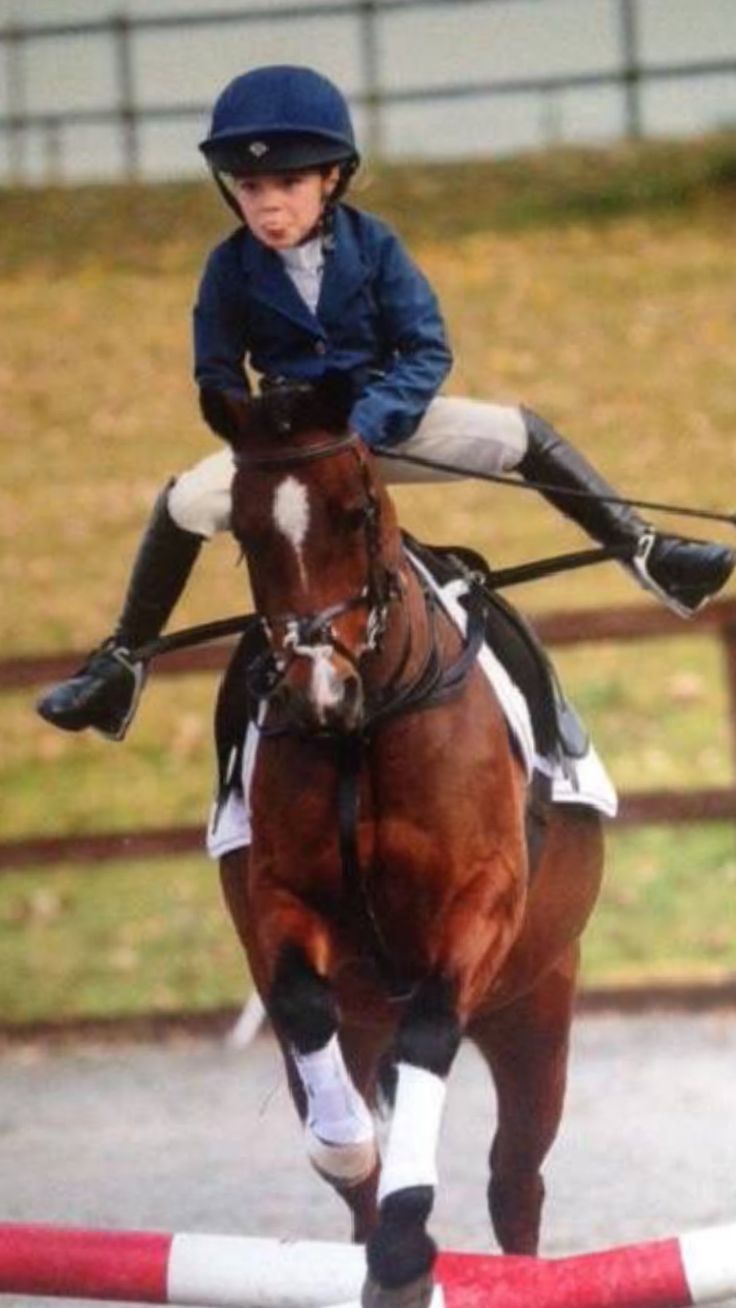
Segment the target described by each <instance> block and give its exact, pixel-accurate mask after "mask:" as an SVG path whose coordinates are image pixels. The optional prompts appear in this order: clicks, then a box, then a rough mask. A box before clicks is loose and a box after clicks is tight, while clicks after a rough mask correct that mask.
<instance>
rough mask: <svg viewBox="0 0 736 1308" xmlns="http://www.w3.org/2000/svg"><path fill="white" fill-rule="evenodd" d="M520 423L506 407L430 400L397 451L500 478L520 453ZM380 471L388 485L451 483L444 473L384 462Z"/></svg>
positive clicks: (512, 408) (524, 439)
mask: <svg viewBox="0 0 736 1308" xmlns="http://www.w3.org/2000/svg"><path fill="white" fill-rule="evenodd" d="M527 443H528V437H527V431H526V424H525V423H524V418H523V416H522V413H521V410H520V409H519V408H518V407H517V406H516V405H511V404H486V403H485V402H484V401H481V400H466V399H462V398H461V397H459V396H445V395H440V396H439V397H438V398H437V399H436V400H432V403H431V404H430V406H429V408H428V409H427V412H426V413H425V415H424V417H423V418H422V421H421V422H420V424H419V426H418V427H417V430H416V431H415V432H414V435H413V436H410V437H409V439H408V440H407V441H404V442H403V443H402V444H401V445H400V446H399V447H397V453H398V452H401V451H405V452H406V453H407V454H413V455H416V456H417V457H418V458H422V459H436V460H437V462H438V463H448V464H454V465H457V466H458V467H460V468H464V469H465V470H466V471H467V473H468V474H472V473H474V472H488V473H494V474H496V473H503V472H508V471H510V469H512V468H515V467H516V466H517V464H518V463H519V462H520V460H521V459H522V458H523V457H524V455H525V453H526V448H527ZM381 471H382V472H383V474H384V476H385V479H386V481H387V482H389V483H394V484H395V483H398V482H421V481H452V480H454V478H453V476H452V475H451V474H449V473H446V472H435V471H432V469H430V468H423V467H418V466H417V465H415V464H411V463H401V462H400V461H399V460H397V459H386V460H385V461H384V462H383V463H382V464H381Z"/></svg>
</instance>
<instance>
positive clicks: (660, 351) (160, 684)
mask: <svg viewBox="0 0 736 1308" xmlns="http://www.w3.org/2000/svg"><path fill="white" fill-rule="evenodd" d="M356 200H357V202H358V203H360V204H362V205H364V206H365V207H367V208H375V209H377V210H380V211H381V212H382V213H383V214H384V215H385V216H387V217H388V218H389V219H390V220H391V221H393V223H394V225H395V226H397V227H398V228H399V229H400V230H401V231H402V232H403V233H404V234H405V235H406V236H407V237H408V238H409V239H410V240H411V242H412V247H413V249H414V252H415V254H416V256H417V258H418V260H419V262H420V263H421V264H422V266H423V267H425V269H426V270H427V272H428V273H429V275H430V277H431V279H432V280H433V282H434V284H435V285H436V287H437V289H438V291H439V293H440V296H441V299H442V302H443V305H444V308H445V312H446V316H447V320H448V325H449V328H450V332H451V336H452V339H453V343H454V346H455V352H456V357H457V363H456V367H455V371H454V374H453V377H452V379H451V387H450V388H449V389H451V390H453V391H454V392H456V393H461V394H462V393H466V394H470V395H475V396H479V397H488V398H494V399H500V400H504V399H505V400H523V401H524V402H525V403H527V404H529V405H531V406H532V407H535V408H537V409H538V410H539V411H540V412H542V413H543V414H545V415H546V416H547V417H549V418H550V419H552V420H553V421H555V422H556V423H557V424H558V426H559V427H560V428H561V429H562V430H563V431H564V432H566V433H567V434H568V435H569V436H570V437H571V438H572V439H573V440H574V441H575V442H576V443H577V444H579V445H580V446H581V447H582V448H584V449H585V451H586V452H587V453H588V454H589V455H590V457H591V458H592V459H593V461H594V462H596V463H597V464H598V466H599V467H600V468H601V470H602V471H604V472H605V473H607V474H608V475H609V476H610V477H611V479H612V480H614V481H615V482H616V483H617V485H618V486H619V487H620V488H621V489H622V491H625V492H629V493H632V494H637V493H638V494H643V495H645V496H647V497H656V498H663V499H669V500H675V501H677V500H679V501H685V502H696V503H703V504H709V505H712V506H714V507H720V508H723V509H733V506H734V499H735V498H736V497H735V495H734V480H735V479H734V467H735V460H734V450H735V433H736V383H735V382H734V369H733V360H734V357H736V243H735V242H734V239H733V232H734V202H735V200H736V141H735V140H734V138H733V137H725V138H715V139H713V140H710V141H707V142H702V143H698V144H695V145H690V146H688V147H683V146H676V145H662V146H658V147H651V146H650V147H640V148H639V149H634V148H630V147H627V148H625V149H621V150H614V151H610V152H604V153H601V154H595V155H593V154H591V153H590V152H575V151H561V152H558V153H554V154H552V155H549V156H543V157H533V158H528V159H521V160H515V161H511V162H508V163H505V164H503V165H497V166H490V165H489V166H483V167H479V166H473V167H472V168H471V167H469V166H465V167H463V166H457V165H456V166H453V167H447V168H437V169H427V168H422V169H416V170H404V171H402V172H401V173H396V172H392V171H389V172H387V173H380V174H377V175H376V176H375V177H373V178H369V179H368V180H367V181H366V182H365V183H364V184H363V186H362V187H361V189H360V190H359V191H358V193H357V195H356ZM227 229H228V220H227V216H226V215H225V212H224V210H222V208H221V206H218V202H217V200H216V197H214V196H213V195H212V194H210V191H209V189H208V188H206V187H203V186H202V187H200V186H193V185H191V184H190V185H186V186H163V187H151V188H125V187H121V188H83V189H81V190H79V191H68V192H67V191H63V192H62V191H58V192H51V193H49V194H44V195H43V196H41V195H40V194H38V193H32V192H17V193H12V192H6V193H4V194H0V283H1V289H2V296H3V305H4V311H5V319H6V323H7V325H8V328H9V330H8V331H7V332H6V340H5V348H4V351H3V355H2V358H1V359H0V397H1V398H2V409H3V419H4V421H3V436H2V439H3V478H2V486H1V488H0V510H1V511H0V539H1V540H2V554H1V556H0V583H1V584H2V591H3V597H4V598H3V606H2V614H1V615H0V630H1V633H2V648H3V653H4V654H6V655H8V654H14V653H22V652H36V651H51V650H57V649H63V648H68V647H70V646H74V647H78V648H84V647H85V646H87V645H89V644H91V643H93V642H94V641H96V640H97V639H99V638H100V636H101V635H103V634H105V632H106V630H107V628H108V626H109V625H110V623H111V622H112V621H113V619H114V616H115V611H116V606H117V604H118V602H119V598H120V593H121V590H122V587H123V584H124V580H125V577H126V574H127V569H128V565H129V561H130V557H131V554H132V551H133V549H134V545H135V542H136V539H137V536H138V533H139V531H140V529H141V527H142V525H143V523H144V521H145V518H146V515H147V512H148V509H149V507H150V504H151V502H152V500H153V498H154V496H155V494H156V493H157V491H158V489H159V487H160V485H161V484H162V483H163V482H164V480H165V479H166V478H167V477H168V476H170V475H171V474H172V473H176V472H177V471H179V470H181V469H182V468H184V467H185V466H187V464H188V463H190V462H192V461H194V460H195V459H196V458H198V457H200V456H202V455H204V454H206V453H208V452H209V451H211V450H212V449H213V448H214V447H213V444H212V437H211V436H210V435H209V433H208V432H207V431H206V430H205V429H204V427H203V425H202V423H201V421H200V420H199V418H198V416H197V412H196V404H195V396H194V389H193V386H192V383H191V381H190V378H189V366H190V362H189V354H190V347H189V313H190V306H191V303H192V300H193V296H194V292H195V288H196V280H197V276H198V271H199V267H200V265H201V262H202V259H203V257H204V254H205V252H206V250H207V249H208V248H209V245H210V244H211V243H212V241H213V240H214V239H216V238H217V236H218V234H224V233H225V232H226V231H227ZM397 498H398V499H399V501H400V506H401V512H402V515H403V518H404V521H405V522H406V525H407V526H409V527H410V528H411V529H412V530H414V531H416V532H417V533H418V534H420V535H424V536H425V537H428V538H434V539H442V540H446V541H448V540H456V541H464V542H467V543H468V544H472V545H475V546H477V547H479V548H480V549H482V550H483V551H484V552H486V553H487V554H488V555H489V556H490V557H492V558H493V559H494V560H496V561H498V562H499V563H508V562H512V561H520V560H522V559H525V558H528V557H531V556H536V555H537V554H541V553H546V552H555V551H557V550H561V549H566V548H572V547H575V546H577V545H579V544H580V537H579V535H578V534H577V533H576V532H575V531H574V530H573V529H572V528H571V527H569V526H568V525H567V524H566V523H564V522H563V521H562V519H561V518H560V517H559V516H558V515H556V514H554V513H553V512H552V511H551V510H549V509H548V508H546V507H545V506H544V505H543V504H542V503H541V502H539V501H538V500H537V499H536V498H535V497H531V496H528V495H524V496H520V495H518V494H517V493H514V492H511V491H501V490H497V489H494V488H488V487H483V486H480V485H468V484H464V485H459V486H452V487H450V488H448V487H442V488H421V489H419V488H415V489H410V490H403V491H402V492H401V494H400V495H398V496H397ZM679 525H680V526H683V527H686V528H687V529H689V530H692V527H691V525H689V524H686V523H684V522H683V523H680V524H679ZM715 534H716V535H718V536H719V537H720V538H722V539H724V540H730V539H731V537H729V535H728V534H726V530H725V529H719V530H717V531H716V533H715ZM235 562H236V552H235V549H234V546H233V545H232V544H231V543H230V542H229V541H228V540H225V539H222V540H218V541H216V542H214V543H213V544H212V545H211V546H209V547H208V549H207V551H206V552H205V557H204V558H203V561H202V563H201V565H200V567H199V568H198V571H197V575H196V577H195V579H194V581H193V584H192V585H191V587H190V590H189V592H188V594H187V597H186V599H185V601H184V602H183V603H182V605H181V607H180V610H179V612H178V613H177V624H179V623H181V624H182V625H183V624H184V623H186V622H187V621H196V620H200V619H206V618H209V617H213V616H222V615H223V614H225V613H229V612H233V611H235V610H238V609H240V608H242V607H244V605H245V603H246V602H247V597H246V594H245V590H244V581H243V573H242V570H236V568H235ZM514 597H515V599H517V600H518V602H519V603H520V604H521V605H522V606H523V607H524V608H525V610H526V611H527V612H528V613H531V614H532V615H533V614H534V613H535V612H540V611H541V610H543V609H550V608H558V607H565V608H570V607H578V606H579V607H581V608H582V607H586V606H590V605H595V604H616V603H619V602H621V603H623V602H628V603H630V602H633V601H635V600H637V599H640V600H641V602H642V603H644V604H646V603H650V602H651V601H648V600H647V599H646V598H644V597H643V596H640V595H639V592H638V591H636V590H635V588H634V587H633V586H632V584H631V582H630V581H628V579H627V578H626V577H624V576H623V574H621V573H620V572H619V571H618V570H617V569H616V568H615V567H613V566H610V567H606V568H605V570H601V571H599V572H596V573H595V574H594V573H592V572H591V573H587V574H578V575H577V576H576V577H574V578H573V579H570V578H567V579H560V580H555V581H550V582H547V583H543V584H537V585H536V586H527V587H524V588H522V589H520V590H519V591H517V592H515V595H514ZM558 663H559V666H560V668H561V670H562V672H563V677H564V680H565V682H566V684H567V686H568V689H569V691H570V693H571V694H572V697H573V698H574V699H575V701H576V702H577V704H578V706H579V707H580V708H581V710H582V711H583V713H584V715H585V717H586V719H587V720H588V722H589V724H590V726H591V727H592V728H593V731H594V735H595V738H596V741H597V743H598V745H599V748H600V750H601V752H602V753H603V755H604V757H605V759H606V761H607V763H608V765H609V767H610V769H611V771H612V773H613V775H614V778H615V780H616V782H617V784H619V785H620V786H621V787H627V788H628V787H633V786H640V787H654V786H663V787H664V786H696V785H711V784H712V785H718V784H723V783H725V782H726V781H727V780H728V779H729V777H730V775H731V773H730V769H731V766H732V764H731V761H730V758H729V740H728V732H727V728H726V724H725V720H724V710H725V703H726V700H725V690H724V687H723V684H722V677H721V670H720V668H719V663H718V655H717V652H716V651H715V649H714V648H713V646H712V644H711V642H710V641H709V640H708V639H707V638H706V637H704V636H702V635H701V634H699V632H698V629H697V625H695V626H694V627H683V634H682V637H681V638H680V639H677V640H674V641H669V642H657V643H656V644H649V645H645V644H643V645H637V646H635V647H631V646H627V647H614V646H602V647H596V648H595V649H591V648H584V649H581V650H579V651H576V652H573V651H571V652H566V653H565V654H564V657H562V656H561V657H560V658H559V660H558ZM213 693H214V683H213V681H212V679H211V678H208V677H202V678H187V679H184V680H176V681H166V680H163V679H159V680H158V681H154V684H153V685H152V686H151V687H150V689H149V691H148V694H147V697H146V700H145V702H144V706H143V709H142V712H141V714H140V718H139V721H138V722H137V723H136V726H135V728H134V730H133V731H132V732H131V735H130V737H129V739H128V740H127V741H126V743H125V744H124V745H123V746H122V747H115V746H111V745H109V744H106V743H104V742H102V741H100V740H97V739H92V740H90V739H87V738H86V736H85V737H65V736H62V735H60V734H59V733H55V732H53V731H52V730H51V729H50V728H46V727H44V726H43V725H42V724H41V723H40V722H38V721H37V719H36V718H35V715H34V714H33V712H32V707H31V699H30V697H29V696H27V695H23V696H21V695H19V694H12V695H6V696H4V697H3V700H2V705H1V707H0V712H2V741H3V748H2V761H1V763H0V779H1V783H2V784H1V785H0V830H1V831H2V834H3V835H5V836H9V835H16V836H17V835H22V834H32V833H33V834H37V833H42V832H47V833H51V832H54V831H65V832H71V831H91V830H95V829H99V828H101V827H105V828H108V827H116V826H117V827H120V828H122V827H125V826H128V825H137V824H138V823H143V824H160V823H166V822H169V821H171V822H176V821H191V820H192V819H193V816H194V815H196V814H198V813H203V812H204V811H205V809H206V805H207V800H208V796H209V793H210V790H211V785H212V781H211V758H210V743H209V740H210V725H209V723H210V714H211V705H212V697H213ZM735 879H736V841H735V836H734V827H733V826H723V827H717V828H712V829H710V830H707V831H706V830H704V829H695V828H693V829H692V830H688V831H685V832H683V831H676V832H671V831H670V832H668V831H663V830H653V831H647V832H637V833H625V834H618V833H616V832H615V829H614V831H613V832H612V835H611V839H610V872H609V879H608V884H607V890H606V895H605V899H604V903H603V906H602V910H601V912H600V913H599V915H598V918H597V921H596V924H595V926H594V927H593V929H592V931H591V933H590V936H589V948H588V951H587V963H586V968H587V975H588V976H589V977H590V978H591V979H594V980H597V981H600V980H606V979H614V978H615V979H619V978H621V977H625V978H631V977H633V976H641V975H650V976H664V975H671V974H678V975H679V974H682V973H683V972H685V973H688V974H694V975H698V976H705V975H708V976H715V975H720V974H722V973H723V972H726V971H733V970H734V969H736V942H735V940H734V935H735V934H736V933H734V932H733V931H732V930H731V929H730V928H729V923H730V922H731V921H732V918H733V914H732V911H731V910H732V899H733V889H734V880H735ZM242 986H243V977H242V965H241V961H240V958H239V956H238V953H237V950H236V949H235V947H234V945H233V944H232V942H231V940H230V937H229V933H228V929H227V927H226V925H225V922H224V917H223V915H222V912H221V909H220V906H219V902H218V897H217V890H216V885H215V877H214V872H213V869H211V868H210V867H209V866H208V865H207V863H206V862H205V860H204V858H202V859H193V860H189V859H187V860H176V861H174V860H171V861H166V860H164V861H161V862H160V863H155V864H151V865H150V866H146V867H143V868H142V867H140V866H138V867H134V866H132V865H131V866H129V867H126V866H124V865H122V864H121V865H117V864H115V865H109V866H107V867H103V868H100V869H97V870H92V871H90V870H88V871H84V872H81V871H79V870H76V869H74V868H69V869H64V870H63V871H60V872H58V873H56V872H54V873H41V872H39V873H38V874H33V875H31V876H23V877H21V876H20V875H17V876H12V877H8V878H4V879H3V880H2V882H0V1020H2V1018H5V1019H7V1020H16V1021H20V1020H22V1019H23V1018H25V1017H29V1016H40V1015H42V1014H45V1013H52V1012H64V1013H74V1012H107V1011H117V1010H120V1011H127V1010H134V1009H137V1008H143V1009H145V1008H147V1007H150V1006H151V1005H155V1006H157V1007H161V1008H167V1007H173V1008H176V1007H179V1006H181V1005H183V1004H192V1005H196V1006H199V1007H202V1006H207V1005H208V1004H211V1003H215V1002H219V1001H220V1000H221V999H223V998H233V997H237V996H238V995H239V994H240V991H241V989H242Z"/></svg>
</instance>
